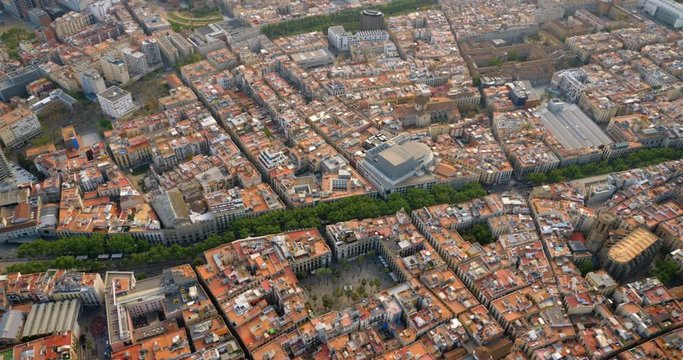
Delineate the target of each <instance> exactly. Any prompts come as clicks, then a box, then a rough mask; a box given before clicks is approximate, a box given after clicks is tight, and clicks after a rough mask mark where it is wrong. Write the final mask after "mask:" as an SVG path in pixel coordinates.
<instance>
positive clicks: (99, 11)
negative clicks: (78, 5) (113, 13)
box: [88, 0, 112, 21]
mask: <svg viewBox="0 0 683 360" xmlns="http://www.w3.org/2000/svg"><path fill="white" fill-rule="evenodd" d="M111 6H112V0H99V1H96V2H93V3H92V4H90V5H88V12H90V13H91V14H92V15H93V16H94V17H95V18H97V20H99V21H103V20H104V19H105V17H106V16H107V13H108V12H109V8H111Z"/></svg>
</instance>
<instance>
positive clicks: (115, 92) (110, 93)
mask: <svg viewBox="0 0 683 360" xmlns="http://www.w3.org/2000/svg"><path fill="white" fill-rule="evenodd" d="M127 95H130V93H129V92H128V91H126V90H123V89H121V88H120V87H118V86H112V87H110V88H108V89H106V90H104V91H102V92H101V93H99V94H97V96H101V97H103V98H105V99H107V100H109V101H112V102H116V101H118V100H119V99H121V98H123V97H125V96H127Z"/></svg>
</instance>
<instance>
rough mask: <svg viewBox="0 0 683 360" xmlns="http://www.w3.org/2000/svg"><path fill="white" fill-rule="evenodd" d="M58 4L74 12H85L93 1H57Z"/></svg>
mask: <svg viewBox="0 0 683 360" xmlns="http://www.w3.org/2000/svg"><path fill="white" fill-rule="evenodd" d="M57 2H58V3H59V4H60V5H62V6H65V7H67V8H69V9H71V10H73V11H83V10H85V9H86V8H87V7H88V6H89V5H90V3H91V2H92V0H57Z"/></svg>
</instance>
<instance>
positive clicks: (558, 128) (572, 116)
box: [538, 100, 612, 149]
mask: <svg viewBox="0 0 683 360" xmlns="http://www.w3.org/2000/svg"><path fill="white" fill-rule="evenodd" d="M538 112H539V114H540V115H541V121H542V122H543V125H545V126H546V127H547V128H548V130H550V132H551V133H552V134H553V136H554V137H555V138H556V139H557V141H559V142H560V144H562V146H563V147H564V148H566V149H581V148H585V147H598V146H600V145H609V144H611V143H612V140H611V139H610V138H609V137H608V136H607V134H605V133H604V132H603V131H602V129H600V127H599V126H598V125H597V124H596V123H594V122H593V120H591V119H590V118H589V117H588V115H586V114H584V113H583V111H581V109H580V108H579V107H578V106H576V105H575V104H567V103H563V102H559V101H552V100H551V102H550V103H548V106H546V107H542V108H541V109H539V110H538Z"/></svg>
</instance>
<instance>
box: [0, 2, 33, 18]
mask: <svg viewBox="0 0 683 360" xmlns="http://www.w3.org/2000/svg"><path fill="white" fill-rule="evenodd" d="M2 6H3V8H4V9H5V11H7V12H9V13H10V14H12V16H14V17H15V18H19V19H25V18H26V17H27V16H28V11H29V10H30V9H32V8H34V6H33V1H32V0H2Z"/></svg>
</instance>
